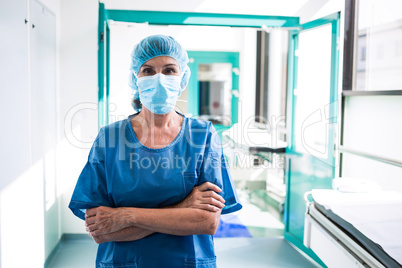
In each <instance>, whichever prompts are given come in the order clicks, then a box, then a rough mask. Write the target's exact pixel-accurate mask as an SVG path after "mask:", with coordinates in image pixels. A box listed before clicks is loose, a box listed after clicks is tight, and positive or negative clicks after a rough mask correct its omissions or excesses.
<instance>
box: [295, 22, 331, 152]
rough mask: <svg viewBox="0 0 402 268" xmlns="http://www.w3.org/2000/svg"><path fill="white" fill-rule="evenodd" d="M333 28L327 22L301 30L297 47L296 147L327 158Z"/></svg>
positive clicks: (300, 150) (298, 149)
mask: <svg viewBox="0 0 402 268" xmlns="http://www.w3.org/2000/svg"><path fill="white" fill-rule="evenodd" d="M331 29H332V28H331V25H330V24H327V25H324V26H321V27H318V28H314V29H311V30H307V31H303V32H301V33H300V34H299V48H298V50H297V58H298V67H297V68H298V70H297V88H296V89H295V100H296V106H295V119H294V120H295V121H294V127H295V130H294V133H295V149H296V150H297V151H298V152H304V153H308V154H311V155H313V156H316V157H320V158H324V159H326V158H327V156H328V150H327V147H328V145H327V143H328V130H327V128H328V112H329V109H328V104H329V101H330V84H331V83H330V79H331V77H330V76H331V35H332V30H331Z"/></svg>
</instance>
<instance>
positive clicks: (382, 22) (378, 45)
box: [355, 0, 402, 91]
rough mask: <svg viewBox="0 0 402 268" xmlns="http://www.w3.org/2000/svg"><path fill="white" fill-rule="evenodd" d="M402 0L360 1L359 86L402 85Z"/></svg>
mask: <svg viewBox="0 0 402 268" xmlns="http://www.w3.org/2000/svg"><path fill="white" fill-rule="evenodd" d="M401 10H402V1H400V0H365V1H359V4H358V22H357V25H358V27H357V40H356V59H355V60H356V70H355V72H356V73H355V90H374V91H377V90H401V89H402V79H401V77H402V13H401Z"/></svg>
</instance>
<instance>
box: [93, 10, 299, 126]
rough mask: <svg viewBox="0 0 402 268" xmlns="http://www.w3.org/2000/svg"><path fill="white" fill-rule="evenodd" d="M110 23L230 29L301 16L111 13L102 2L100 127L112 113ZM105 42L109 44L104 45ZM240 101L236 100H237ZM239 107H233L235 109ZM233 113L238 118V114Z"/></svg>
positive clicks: (292, 21)
mask: <svg viewBox="0 0 402 268" xmlns="http://www.w3.org/2000/svg"><path fill="white" fill-rule="evenodd" d="M108 20H112V21H122V22H132V23H145V22H147V23H148V24H149V25H199V26H201V25H202V26H228V27H252V28H261V27H265V26H266V27H298V26H299V25H300V24H299V18H298V17H286V16H261V15H241V14H218V13H197V12H164V11H140V10H108V9H105V5H104V4H103V3H99V26H98V45H99V49H98V105H99V107H98V128H101V127H102V126H105V125H107V124H108V121H109V120H108V118H109V111H108V108H107V107H108V101H109V80H110V79H109V65H110V64H108V62H109V58H110V53H109V49H110V46H109V44H108V42H109V40H110V31H109V25H108ZM105 42H106V44H105ZM236 99H237V98H236ZM233 107H237V103H236V105H233V101H232V109H233ZM232 114H234V115H235V116H236V118H235V119H236V122H237V112H235V113H233V110H232Z"/></svg>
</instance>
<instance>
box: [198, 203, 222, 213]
mask: <svg viewBox="0 0 402 268" xmlns="http://www.w3.org/2000/svg"><path fill="white" fill-rule="evenodd" d="M197 208H198V209H202V210H206V211H210V212H216V211H218V210H219V208H217V207H215V206H213V205H209V204H199V205H197Z"/></svg>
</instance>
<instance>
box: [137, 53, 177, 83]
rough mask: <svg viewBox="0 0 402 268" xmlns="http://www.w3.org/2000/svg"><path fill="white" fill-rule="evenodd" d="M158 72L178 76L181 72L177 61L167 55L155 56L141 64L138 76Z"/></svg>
mask: <svg viewBox="0 0 402 268" xmlns="http://www.w3.org/2000/svg"><path fill="white" fill-rule="evenodd" d="M158 73H162V74H164V75H177V76H179V75H180V74H181V71H180V66H179V63H178V62H177V61H176V60H175V59H173V58H171V57H168V56H159V57H155V58H153V59H150V60H149V61H147V62H145V63H144V64H143V65H142V66H141V68H140V71H139V72H138V78H140V77H143V76H151V75H155V74H158Z"/></svg>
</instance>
